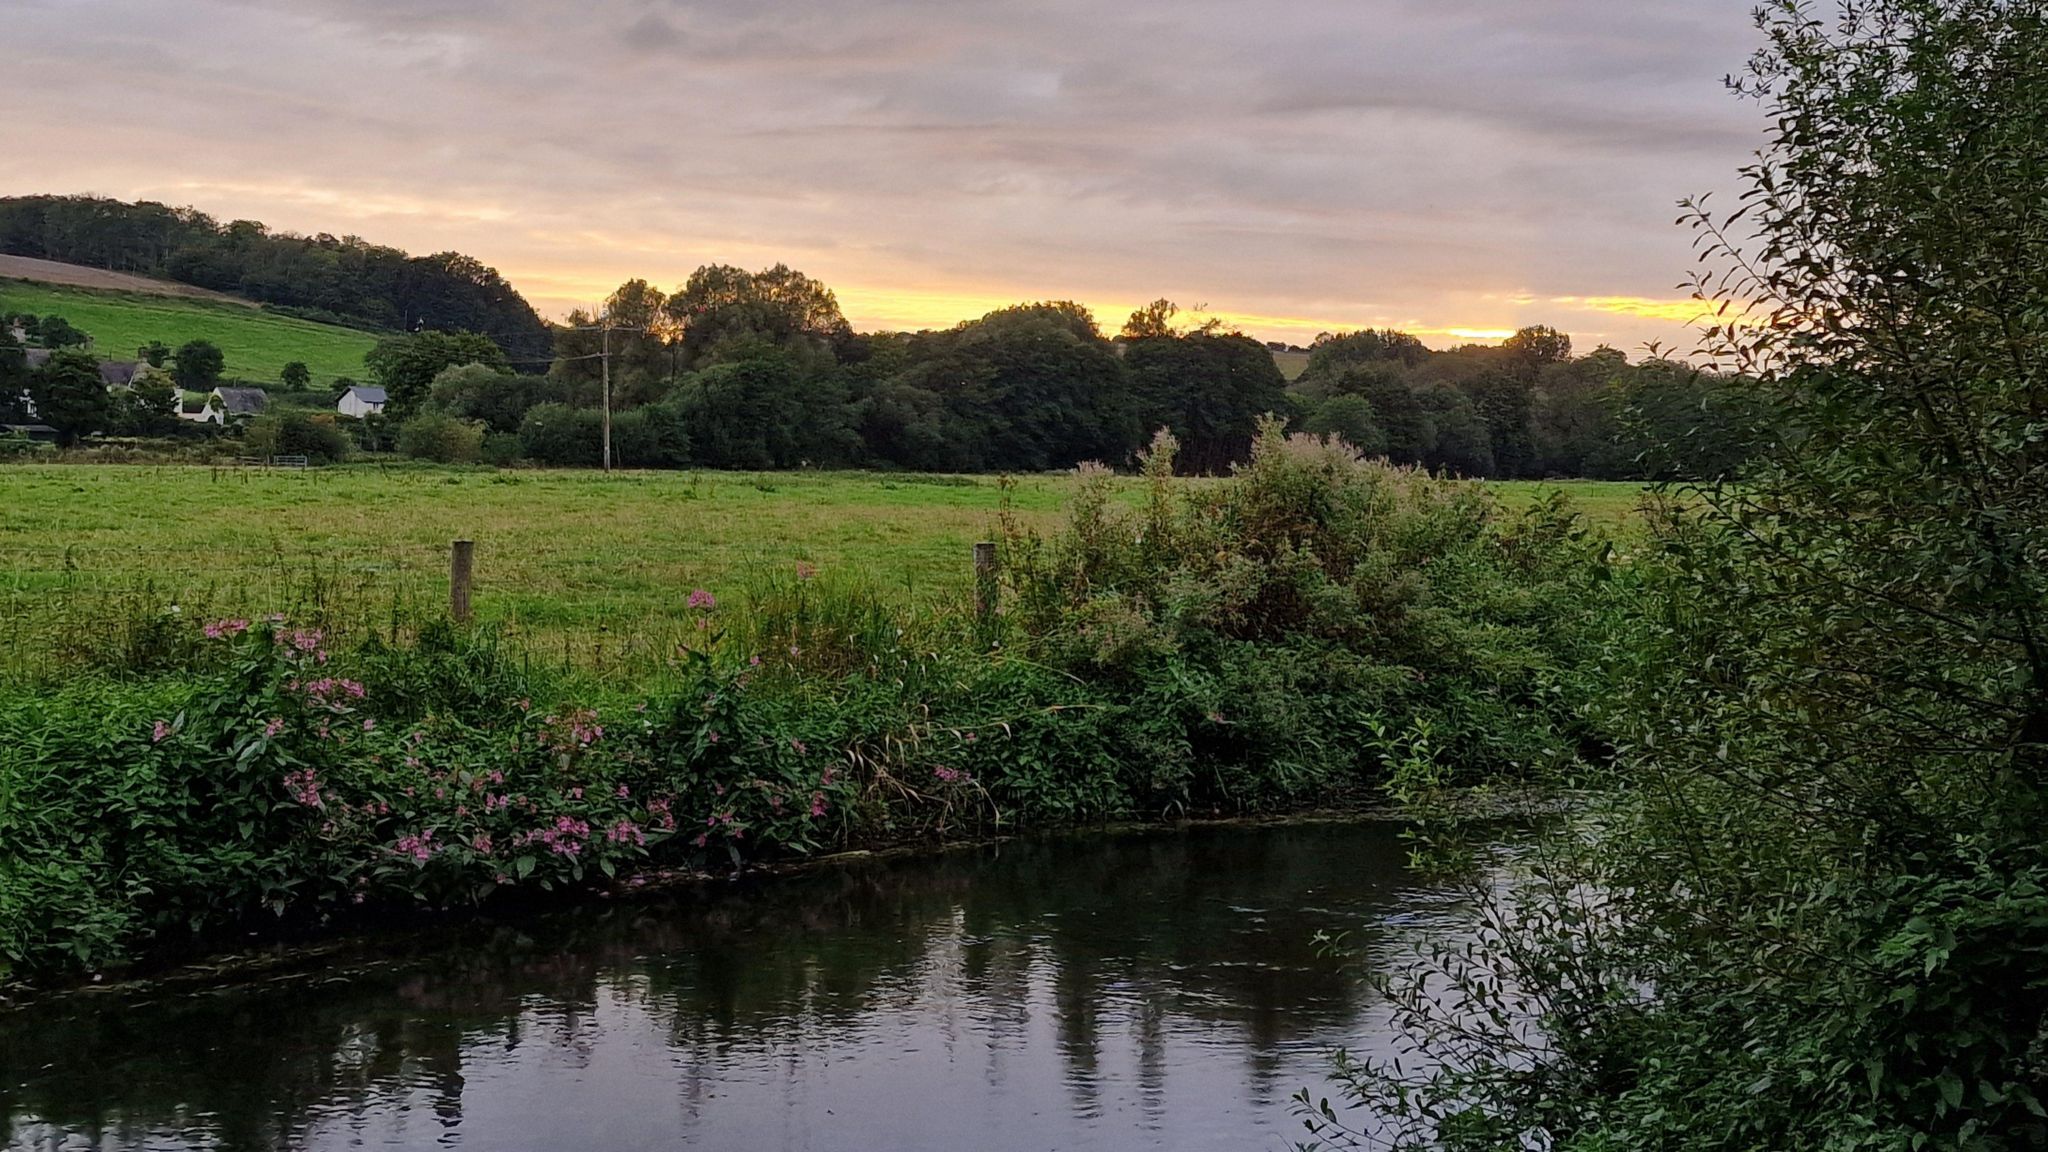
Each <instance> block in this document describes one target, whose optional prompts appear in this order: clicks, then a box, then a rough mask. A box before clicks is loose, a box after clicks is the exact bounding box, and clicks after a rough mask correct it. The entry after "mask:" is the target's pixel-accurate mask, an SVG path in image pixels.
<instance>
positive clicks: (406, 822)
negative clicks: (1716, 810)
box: [0, 432, 1604, 978]
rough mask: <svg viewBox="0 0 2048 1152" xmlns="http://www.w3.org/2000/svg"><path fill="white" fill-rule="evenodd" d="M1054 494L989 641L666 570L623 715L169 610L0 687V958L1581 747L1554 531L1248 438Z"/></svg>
mask: <svg viewBox="0 0 2048 1152" xmlns="http://www.w3.org/2000/svg"><path fill="white" fill-rule="evenodd" d="M1066 483H1068V484H1069V485H1070V488H1069V489H1068V490H1067V492H1066V494H1065V504H1066V508H1065V512H1064V515H1063V516H1062V517H1061V518H1060V519H1059V520H1058V523H1057V524H1056V525H1055V526H1053V527H1052V528H1051V530H1050V531H1047V532H1043V533H1041V532H1039V531H1038V530H1036V529H1035V528H1034V526H1033V525H1034V523H1039V522H1043V514H1038V515H1037V516H1027V515H1021V514H1020V515H1014V516H1011V517H1009V518H1008V519H1007V521H1006V522H1005V524H1004V525H1003V529H1002V535H1003V545H1004V547H1003V554H1004V556H1005V570H1004V573H1003V579H1002V594H1003V599H1004V603H1005V611H1004V612H1003V613H1002V614H1001V615H1000V616H999V617H997V618H994V619H989V620H978V619H975V618H973V617H972V616H971V615H968V614H964V613H962V612H958V611H952V610H948V609H947V608H944V607H939V608H933V609H931V610H927V611H921V612H920V611H912V610H909V609H907V608H906V606H905V605H904V603H903V602H902V601H901V600H900V599H899V598H897V597H894V596H891V595H888V594H886V593H883V592H879V591H876V590H874V589H872V588H863V587H862V586H861V585H860V584H859V583H858V582H855V581H850V580H848V581H835V580H833V579H830V578H828V577H827V576H825V575H823V574H820V573H818V572H816V571H815V570H814V569H813V568H812V567H810V566H808V565H806V566H804V567H799V566H798V565H797V564H796V563H795V562H794V561H792V562H790V563H789V564H787V565H786V566H784V567H782V568H780V569H779V570H778V571H777V572H776V573H775V574H774V575H772V576H769V577H764V578H760V579H757V580H756V581H755V582H754V583H753V584H752V585H751V586H750V587H749V588H748V589H747V590H746V591H745V592H744V593H742V594H739V595H733V594H729V593H727V594H721V593H720V592H718V591H714V590H713V589H711V588H709V587H699V586H694V585H692V584H691V583H689V582H687V581H676V582H672V583H670V584H669V585H668V588H669V590H670V595H671V597H672V598H673V600H674V601H676V602H678V603H679V605H680V609H679V610H680V611H681V612H682V613H684V614H686V615H687V616H688V623H687V625H686V626H685V629H684V630H683V633H682V635H683V636H684V638H683V639H681V640H680V641H679V642H678V643H677V644H676V645H675V646H674V648H673V649H672V658H671V662H669V663H666V664H665V665H664V671H663V674H662V676H660V677H659V678H657V679H651V680H647V681H643V682H642V684H641V689H642V690H641V691H639V692H638V693H637V694H634V693H627V694H620V693H616V692H615V693H609V694H586V691H585V688H584V687H583V686H582V685H581V684H580V683H579V682H578V681H576V680H574V679H562V678H558V677H555V676H553V675H552V674H550V673H548V672H547V671H545V670H536V669H535V668H533V667H532V666H531V665H530V664H528V663H526V662H524V661H520V660H514V659H510V658H508V655H507V652H506V650H505V649H504V648H503V647H502V646H501V645H500V642H499V641H498V640H497V639H495V635H496V633H495V631H494V630H493V629H491V628H490V627H488V626H485V627H481V628H478V629H474V630H468V629H456V628H453V627H451V626H448V625H446V624H431V625H428V626H426V627H424V628H422V629H421V630H420V631H419V633H418V634H417V636H411V635H408V636H405V637H402V638H401V639H400V641H399V642H398V643H396V644H393V643H389V642H387V641H385V640H382V639H379V638H374V637H370V636H367V635H365V636H363V637H360V638H357V639H353V640H350V641H348V642H347V643H339V644H338V643H336V641H335V638H334V637H333V636H332V635H331V634H327V633H325V632H324V631H321V630H317V629H315V628H314V627H311V626H308V625H306V624H304V623H303V622H300V621H297V620H287V621H282V622H278V623H275V624H272V623H271V622H268V621H264V620H261V619H257V620H255V621H254V622H251V621H249V620H248V619H247V618H242V617H229V618H216V619H208V618H207V617H206V616H204V615H199V616H196V617H192V616H188V617H183V618H181V619H176V620H171V621H168V622H166V623H164V624H163V625H162V627H163V629H164V630H165V635H164V637H163V638H162V639H163V642H164V651H166V652H169V653H172V654H174V656H175V659H174V661H172V662H171V663H169V664H167V665H164V666H162V667H161V668H160V669H159V670H158V671H155V672H145V673H142V674H134V675H130V676H127V677H125V678H119V679H114V678H104V677H81V678H76V679H74V680H72V681H70V682H68V683H66V684H64V685H62V686H61V687H56V686H43V687H30V686H29V682H28V681H26V680H19V679H17V680H15V681H13V682H12V683H13V685H14V686H13V687H11V688H8V689H0V844H4V845H6V846H7V847H6V850H5V852H4V854H0V869H4V874H0V957H4V958H5V961H6V963H8V964H9V965H11V966H12V968H13V970H14V972H15V974H16V976H17V977H29V978H53V977H55V978H61V977H62V976H64V975H66V974H75V973H80V972H87V971H98V970H103V969H106V968H108V967H109V966H115V965H120V964H123V963H127V962H129V961H131V960H133V959H135V958H137V957H147V956H152V955H161V954H164V953H167V952H172V951H176V950H179V949H182V948H189V947H192V946H195V945H199V944H203V943H205V942H207V941H210V940H219V939H223V938H228V936H227V934H228V933H236V932H246V931H278V930H285V931H304V932H317V931H325V930H333V929H335V928H338V927H342V926H345V925H346V924H347V923H349V922H351V921H352V920H354V919H356V918H359V917H364V916H374V915H378V914H381V912H382V911H384V910H389V909H392V908H418V907H425V908H430V909H431V908H450V907H458V906H463V905H468V904H475V903H490V902H493V901H504V900H508V899H517V898H518V895H519V893H521V892H525V891H531V890H534V889H546V890H560V889H562V888H564V887H569V888H576V887H579V886H585V885H592V884H603V885H622V886H630V885H631V884H632V883H633V878H634V876H635V875H636V874H638V873H641V872H644V871H645V870H647V869H651V868H659V867H666V866H690V867H729V866H731V865H733V864H736V863H742V862H746V861H751V860H765V859H777V858H788V857H790V856H796V855H804V854H810V853H815V852H819V851H823V850H830V849H837V848H844V847H848V846H858V845H871V844H880V843H894V842H905V841H915V840H918V839H921V838H925V837H932V836H945V835H955V834H958V833H960V832H963V831H987V830H1022V829H1038V828H1050V827H1059V826H1064V825H1074V824H1083V823H1091V822H1099V821H1106V820H1117V819H1160V818H1174V817H1178V816H1184V815H1191V814H1232V813H1248V812H1262V811H1278V810H1286V809H1289V808H1296V807H1304V806H1313V805H1316V804H1320V803H1324V802H1327V801H1329V800H1330V799H1331V798H1333V797H1338V796H1344V795H1359V794H1363V793H1366V792H1369V791H1370V790H1371V789H1374V788H1376V787H1378V786H1380V785H1381V784H1382V783H1384V782H1386V781H1387V780H1389V779H1390V778H1391V779H1395V780H1397V781H1400V782H1402V786H1404V787H1409V786H1427V785H1428V784H1429V783H1431V782H1434V781H1437V780H1441V779H1462V780H1477V779H1488V778H1494V777H1499V776H1512V775H1517V774H1520V773H1523V772H1526V771H1530V770H1533V769H1535V768H1536V767H1538V766H1539V765H1542V764H1546V763H1551V762H1555V761H1556V760H1558V759H1559V758H1565V757H1570V756H1572V755H1574V754H1575V752H1576V751H1577V749H1578V748H1579V747H1580V746H1581V745H1582V744H1583V743H1584V742H1585V741H1586V740H1587V739H1588V738H1589V737H1588V734H1587V733H1584V732H1582V731H1580V730H1579V728H1578V721H1577V719H1576V716H1577V714H1578V703H1579V700H1580V697H1581V696H1582V694H1583V693H1582V690H1581V689H1580V688H1579V687H1578V679H1577V675H1576V673H1575V671H1574V660H1575V657H1574V653H1576V652H1578V651H1579V650H1580V649H1581V648H1582V647H1583V646H1584V645H1585V644H1586V643H1588V638H1589V637H1590V636H1591V635H1592V634H1593V632H1594V631H1595V625H1596V623H1597V620H1596V618H1597V613H1598V610H1599V602H1600V589H1601V588H1602V587H1603V584H1602V582H1601V581H1600V576H1601V575H1602V574H1603V571H1604V569H1603V567H1602V564H1603V561H1602V559H1601V556H1602V550H1601V549H1600V547H1599V544H1598V541H1597V539H1596V538H1594V537H1593V536H1592V535H1589V534H1588V533H1587V532H1586V531H1585V529H1584V528H1583V526H1582V525H1580V524H1579V523H1578V522H1577V521H1575V520H1574V519H1572V518H1571V517H1569V516H1565V515H1562V514H1561V513H1560V512H1559V510H1558V509H1557V508H1556V507H1554V506H1549V505H1545V506H1539V507H1535V508H1531V509H1528V510H1522V511H1510V510H1508V509H1505V508H1504V507H1503V506H1502V505H1501V503H1500V502H1499V501H1498V500H1497V499H1496V498H1495V497H1494V495H1493V494H1491V493H1489V492H1487V491H1486V490H1484V489H1482V488H1479V487H1476V486H1471V485H1462V484H1455V483H1449V482H1441V481H1435V480H1431V479H1429V478H1427V477H1425V476H1420V475H1416V474H1414V473H1408V472H1400V471H1397V470H1391V469H1387V468H1384V467H1382V466H1378V465H1374V464H1367V463H1362V462H1359V461H1357V460H1354V459H1352V458H1350V457H1349V456H1347V455H1345V454H1344V453H1342V452H1340V451H1336V450H1332V449H1328V448H1324V447H1321V446H1318V445H1314V444H1310V443H1306V442H1300V441H1296V442H1289V441H1285V440H1283V439H1282V438H1281V437H1280V436H1279V434H1278V433H1277V432H1272V433H1269V434H1268V436H1267V437H1266V438H1265V439H1264V440H1263V441H1262V442H1261V445H1260V449H1259V454H1258V459H1257V460H1256V462H1255V463H1254V465H1253V466H1252V467H1251V468H1250V469H1248V470H1247V471H1246V472H1245V473H1244V474H1242V475H1240V476H1239V477H1237V478H1234V479H1232V480H1229V481H1225V482H1216V483H1209V484H1201V485H1187V484H1183V483H1181V482H1178V481H1175V480H1173V479H1171V478H1170V477H1169V476H1166V475H1165V474H1163V473H1159V472H1155V474H1154V475H1153V476H1151V477H1149V478H1147V479H1146V480H1142V481H1138V482H1136V483H1135V485H1133V484H1132V482H1128V481H1126V482H1122V483H1119V482H1117V481H1114V480H1112V479H1110V478H1108V477H1106V476H1092V477H1091V476H1083V477H1081V478H1078V479H1075V480H1072V481H1068V482H1066ZM595 485H596V482H593V490H594V491H597V492H607V491H610V489H609V488H599V487H596V486H595ZM895 490H896V491H900V489H895ZM945 490H948V491H950V489H945ZM882 491H891V490H890V489H882ZM684 503H685V506H686V507H687V506H688V504H689V502H684ZM956 603H957V601H956ZM234 938H240V937H234Z"/></svg>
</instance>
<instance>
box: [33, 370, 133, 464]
mask: <svg viewBox="0 0 2048 1152" xmlns="http://www.w3.org/2000/svg"><path fill="white" fill-rule="evenodd" d="M28 391H29V399H30V401H31V402H32V403H33V404H34V406H35V413H36V419H38V420H40V421H42V422H43V423H45V424H48V425H49V426H50V427H52V428H55V429H56V430H57V438H58V442H59V443H62V444H67V445H68V444H76V443H77V442H78V440H79V438H80V437H82V436H86V435H90V434H92V433H95V432H103V431H105V430H106V428H107V426H108V424H109V423H110V422H111V421H112V420H113V418H114V403H113V398H112V397H111V396H110V395H108V393H107V385H106V382H105V381H103V380H101V379H100V363H99V361H98V360H96V359H94V358H93V357H92V355H91V354H89V353H86V352H81V351H77V350H75V349H69V348H67V349H62V350H60V351H57V352H54V353H52V354H51V356H50V358H49V359H48V360H45V361H43V364H42V366H41V367H39V368H37V369H36V370H35V372H34V373H33V374H32V375H31V376H30V378H29V389H28Z"/></svg>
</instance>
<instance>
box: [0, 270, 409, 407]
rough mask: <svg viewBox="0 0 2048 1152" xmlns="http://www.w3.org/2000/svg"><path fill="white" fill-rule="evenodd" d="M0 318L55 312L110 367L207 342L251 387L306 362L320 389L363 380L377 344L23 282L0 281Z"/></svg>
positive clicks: (259, 315)
mask: <svg viewBox="0 0 2048 1152" xmlns="http://www.w3.org/2000/svg"><path fill="white" fill-rule="evenodd" d="M0 312H32V313H34V314H36V315H38V316H44V315H48V314H50V313H52V312H54V313H56V314H57V315H60V316H62V317H64V318H65V319H66V320H69V321H70V322H71V323H72V324H73V325H74V326H76V327H78V328H81V329H83V330H84V331H86V332H88V333H90V334H91V335H92V338H93V350H94V351H95V352H96V353H98V354H99V355H101V356H104V357H106V358H107V359H110V360H129V359H133V358H134V356H135V350H136V349H137V348H139V347H141V346H142V345H144V344H147V343H149V342H150V341H151V340H161V341H163V342H164V343H165V344H168V345H170V346H171V347H172V348H173V349H176V348H177V347H178V346H179V345H181V344H183V343H185V342H186V341H188V340H210V341H212V342H213V343H214V344H215V345H217V346H218V347H219V348H220V350H221V352H222V354H223V355H224V356H225V357H226V358H227V375H228V377H230V378H233V379H241V380H248V381H252V382H256V383H268V382H270V381H274V380H276V379H277V377H278V373H279V372H280V371H281V370H282V369H283V368H284V366H285V365H286V364H288V363H290V362H292V361H294V360H299V361H303V362H305V365H306V367H307V368H309V369H311V370H312V373H313V379H314V380H315V381H316V382H318V383H320V384H323V385H324V384H326V383H327V382H329V381H331V380H333V379H334V378H335V377H337V376H351V377H355V378H357V379H360V378H362V377H363V375H364V369H363V356H364V355H365V354H366V353H368V352H369V350H370V349H371V348H372V347H374V346H375V345H376V343H377V337H376V336H375V335H373V334H371V333H368V332H361V331H357V330H356V329H353V328H342V327H338V326H336V325H332V324H316V323H314V322H312V321H310V320H297V319H293V318H291V317H287V316H278V315H274V314H271V313H268V312H265V311H263V310H261V309H259V308H250V307H245V306H243V305H239V304H230V303H226V302H223V301H217V300H195V299H186V298H181V297H176V296H151V295H143V294H141V293H135V292H108V291H100V290H96V289H90V288H71V287H60V286H58V285H54V284H37V283H32V282H30V281H26V280H0Z"/></svg>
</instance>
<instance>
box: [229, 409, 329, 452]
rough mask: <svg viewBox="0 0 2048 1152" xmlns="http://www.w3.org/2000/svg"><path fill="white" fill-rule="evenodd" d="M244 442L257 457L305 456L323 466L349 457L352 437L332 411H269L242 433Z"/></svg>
mask: <svg viewBox="0 0 2048 1152" xmlns="http://www.w3.org/2000/svg"><path fill="white" fill-rule="evenodd" d="M242 442H243V444H245V445H246V446H247V447H248V449H249V452H250V454H251V455H255V456H304V457H305V458H306V459H308V460H312V461H317V462H319V463H323V464H333V463H337V462H339V461H341V460H344V459H347V458H348V436H347V435H346V434H344V433H343V432H342V430H341V428H340V427H339V426H338V425H337V424H336V423H335V417H334V414H333V413H331V412H321V413H317V414H315V413H309V412H305V411H301V410H297V409H286V410H283V411H270V412H265V413H263V414H261V415H259V416H257V417H255V418H254V419H252V420H250V421H249V424H248V427H246V428H244V429H243V430H242Z"/></svg>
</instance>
